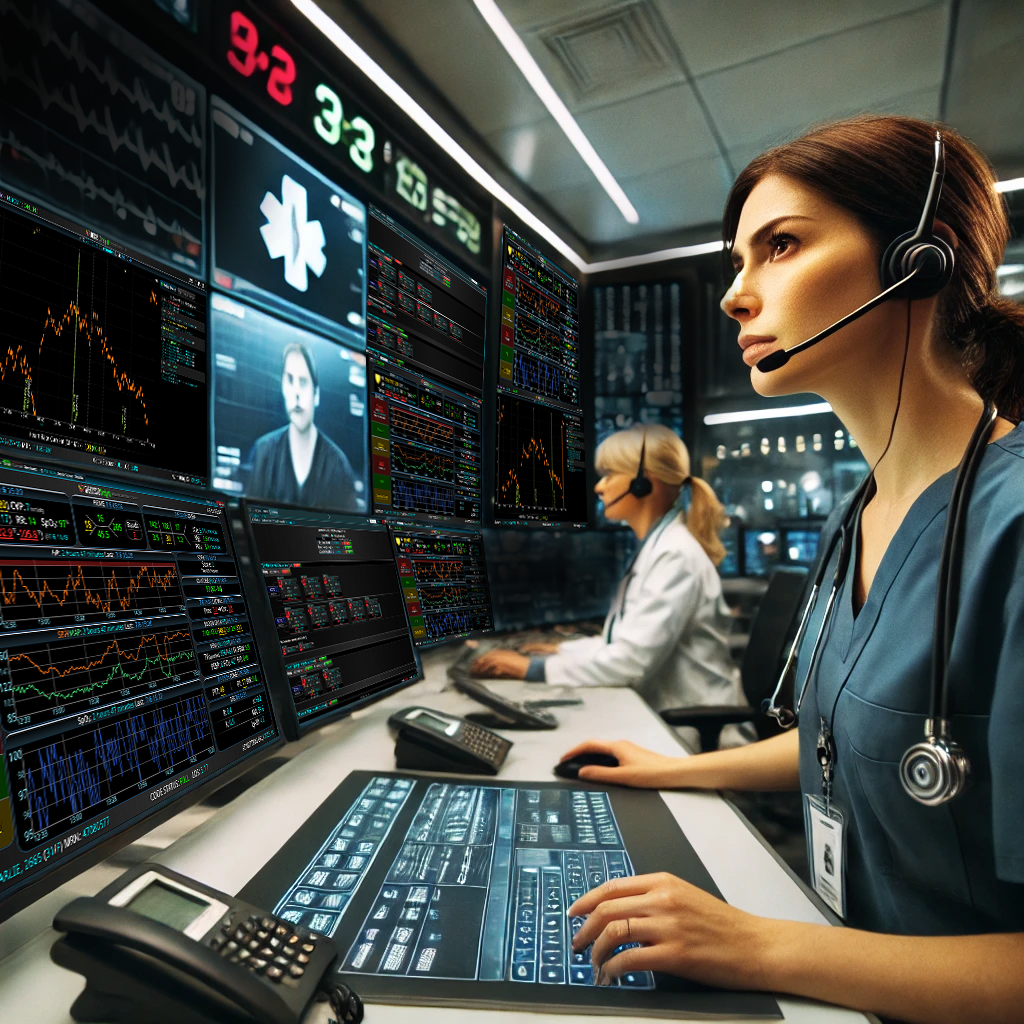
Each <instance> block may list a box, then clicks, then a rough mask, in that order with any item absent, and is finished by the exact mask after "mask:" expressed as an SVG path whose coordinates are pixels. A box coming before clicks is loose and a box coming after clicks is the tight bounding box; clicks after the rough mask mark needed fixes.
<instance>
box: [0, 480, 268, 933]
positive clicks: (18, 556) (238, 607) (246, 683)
mask: <svg viewBox="0 0 1024 1024" xmlns="http://www.w3.org/2000/svg"><path fill="white" fill-rule="evenodd" d="M0 592H2V594H3V622H2V627H3V634H2V635H0V709H2V716H0V919H2V918H4V917H6V916H8V914H9V913H11V912H13V910H14V909H17V907H18V906H20V905H22V904H23V903H25V902H28V901H29V900H31V899H34V898H37V897H38V896H39V895H41V893H42V892H43V891H45V889H46V888H48V887H52V885H55V884H57V883H58V882H59V881H62V880H63V879H64V878H65V877H69V876H70V875H71V874H73V873H75V872H77V871H81V870H82V869H83V867H84V866H86V865H87V864H88V863H92V862H93V861H95V860H97V859H99V857H100V856H101V855H105V854H106V853H107V852H109V850H110V849H111V847H112V845H114V844H119V843H124V842H127V841H128V840H129V838H131V837H133V836H134V835H136V834H138V832H139V831H140V830H141V828H142V827H147V828H148V827H152V825H153V824H154V823H155V821H154V820H153V819H159V820H162V819H163V818H165V817H167V816H168V815H169V814H171V813H173V811H174V810H177V809H179V806H180V804H181V803H182V802H185V801H189V802H191V801H193V800H195V799H197V797H198V795H199V794H200V793H201V792H203V791H205V790H206V789H208V788H209V787H207V786H206V783H208V782H211V781H216V782H217V784H218V785H219V784H221V783H222V782H224V781H225V780H226V778H227V777H229V776H230V775H231V774H233V773H234V772H235V771H238V770H240V766H241V765H242V764H243V763H244V762H246V761H248V760H249V759H250V758H252V757H253V756H254V755H256V754H259V753H261V752H263V751H265V750H267V749H268V748H269V747H272V746H274V745H276V742H277V740H278V738H279V730H278V726H277V723H276V721H275V717H274V714H273V710H272V707H271V701H270V699H269V697H268V695H267V690H266V679H265V676H264V669H263V666H262V664H261V662H260V658H259V655H258V652H257V648H256V644H255V642H254V639H253V628H252V625H251V620H250V616H249V608H248V606H247V604H246V601H245V598H244V596H243V591H242V585H241V581H240V578H239V568H238V558H237V556H236V552H235V548H234V545H233V542H232V538H231V534H230V531H229V529H228V524H227V522H226V516H225V508H224V505H223V503H222V502H221V501H219V500H217V499H216V498H215V497H214V496H212V495H209V494H202V493H195V494H190V493H176V492H174V491H172V490H158V489H156V485H154V486H153V487H143V486H141V485H139V484H138V483H136V482H135V481H131V482H114V481H111V480H110V479H104V478H99V477H93V476H92V475H91V474H88V473H78V472H76V471H75V470H73V469H63V470H62V469H58V468H55V467H50V466H46V465H44V464H39V465H30V464H26V463H20V462H16V461H14V460H5V463H4V468H2V469H0Z"/></svg>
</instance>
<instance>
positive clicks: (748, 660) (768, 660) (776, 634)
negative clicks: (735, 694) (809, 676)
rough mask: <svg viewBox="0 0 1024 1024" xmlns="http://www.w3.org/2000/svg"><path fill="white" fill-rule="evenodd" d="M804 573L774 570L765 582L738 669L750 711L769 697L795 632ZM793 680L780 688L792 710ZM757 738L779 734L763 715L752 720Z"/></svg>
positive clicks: (799, 570)
mask: <svg viewBox="0 0 1024 1024" xmlns="http://www.w3.org/2000/svg"><path fill="white" fill-rule="evenodd" d="M806 586H807V570H806V569H802V568H785V569H776V570H775V575H774V576H772V578H771V580H770V582H769V583H768V589H767V590H766V591H765V594H764V597H763V598H762V600H761V604H760V606H759V607H758V609H757V614H756V615H755V616H754V621H753V622H752V623H751V625H750V639H749V640H748V641H747V649H746V651H745V652H744V655H743V664H742V665H741V666H740V676H741V678H742V680H743V692H744V694H745V695H746V698H747V701H748V702H749V704H750V706H751V707H752V708H760V707H761V701H762V700H764V698H765V697H768V696H770V695H771V692H772V690H774V689H775V683H776V682H777V680H778V677H779V671H780V670H781V669H782V665H783V662H784V660H785V655H786V653H787V652H788V651H789V645H790V643H792V639H793V635H794V633H795V632H796V616H797V614H798V612H799V610H800V608H801V601H802V598H803V594H804V588H805V587H806ZM792 685H793V684H792V681H790V682H789V683H788V685H787V686H786V687H784V689H783V697H784V698H785V701H786V702H787V704H786V706H787V707H792V706H793V705H792V700H793V697H792ZM754 724H755V727H756V728H757V733H758V736H760V737H761V738H762V739H764V738H766V737H768V736H774V735H776V734H777V733H778V731H779V730H778V727H777V726H776V725H775V723H774V722H773V721H772V720H771V719H770V718H768V717H767V716H765V715H762V714H760V713H758V715H757V716H756V718H755V719H754Z"/></svg>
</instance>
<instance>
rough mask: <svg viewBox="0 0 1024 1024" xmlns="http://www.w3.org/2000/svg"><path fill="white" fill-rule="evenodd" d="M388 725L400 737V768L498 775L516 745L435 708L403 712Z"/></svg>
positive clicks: (397, 747)
mask: <svg viewBox="0 0 1024 1024" xmlns="http://www.w3.org/2000/svg"><path fill="white" fill-rule="evenodd" d="M388 725H389V726H390V727H391V728H392V729H394V730H395V731H396V732H397V733H398V739H397V740H396V741H395V761H396V763H397V765H398V767H399V768H413V769H420V770H421V771H428V772H459V773H462V774H465V775H497V774H498V769H499V768H500V767H501V766H502V765H503V764H504V763H505V758H506V757H507V756H508V752H509V750H511V749H512V741H511V740H507V739H505V737H504V736H499V735H498V734H497V733H496V732H491V730H490V729H485V728H484V727H483V726H482V725H477V724H476V723H475V722H467V721H466V719H464V718H459V717H458V715H449V714H447V713H446V712H444V711H434V710H433V709H432V708H421V707H412V708H403V709H402V710H401V711H396V712H395V713H394V714H393V715H392V716H391V717H390V718H389V719H388Z"/></svg>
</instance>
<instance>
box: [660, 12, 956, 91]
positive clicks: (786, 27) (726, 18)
mask: <svg viewBox="0 0 1024 1024" xmlns="http://www.w3.org/2000/svg"><path fill="white" fill-rule="evenodd" d="M655 2H656V3H657V4H658V7H659V8H660V10H661V14H662V17H663V18H664V19H665V22H666V24H667V25H668V26H669V28H670V29H671V30H672V33H673V35H674V36H675V38H676V41H677V44H678V46H679V48H680V50H681V51H682V53H683V56H684V57H685V58H686V62H687V64H688V65H689V68H690V72H691V74H693V75H703V74H707V73H708V72H711V71H716V70H719V69H722V68H727V67H731V66H733V65H735V64H742V63H744V62H746V61H750V60H755V59H757V58H759V57H762V56H764V55H765V54H769V53H774V52H775V51H776V50H781V49H783V48H785V47H790V46H793V45H795V44H798V43H803V42H807V41H808V40H811V39H815V38H817V37H818V36H823V35H829V34H832V33H836V32H843V31H844V30H846V29H850V28H854V27H856V26H858V25H864V24H866V23H868V22H872V21H876V20H878V19H880V18H888V17H891V16H893V15H898V14H902V13H905V12H907V11H912V10H916V9H919V8H921V7H924V6H936V7H939V8H941V10H942V11H943V16H944V12H945V10H946V7H947V3H946V2H945V0H942V2H940V3H937V4H936V3H933V2H932V0H844V2H842V3H835V2H832V3H822V2H821V0H783V2H779V0H776V2H774V3H767V2H765V0H686V2H685V3H682V2H680V0H655ZM772 85H773V86H774V83H772Z"/></svg>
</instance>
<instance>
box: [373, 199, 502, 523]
mask: <svg viewBox="0 0 1024 1024" xmlns="http://www.w3.org/2000/svg"><path fill="white" fill-rule="evenodd" d="M367 271H368V282H367V296H366V357H367V367H366V370H367V389H368V400H369V404H370V416H369V445H370V457H371V460H372V494H371V500H372V514H373V515H374V516H383V517H386V518H390V519H394V518H401V519H402V520H403V521H410V520H411V521H414V522H440V523H458V524H465V525H479V524H480V523H481V521H482V506H483V501H482V490H481V489H482V476H483V446H482V444H481V414H482V411H483V410H482V401H481V397H482V392H483V365H484V325H485V316H486V311H487V292H486V290H485V289H484V288H483V286H482V285H480V283H479V282H478V281H477V280H476V279H475V278H473V277H471V276H470V275H469V274H466V273H465V272H463V271H462V270H460V269H459V268H458V267H457V266H455V265H454V264H453V263H452V262H451V261H449V260H446V259H445V258H444V257H443V256H441V255H440V254H439V253H438V252H436V251H435V250H434V249H432V248H431V247H430V246H428V245H427V244H426V243H425V242H423V241H422V240H421V239H420V238H418V237H417V236H415V235H414V234H412V233H411V232H409V231H407V230H406V229H405V228H403V227H402V226H401V225H400V224H398V223H397V222H396V221H395V220H393V219H392V218H391V217H389V216H388V215H387V214H386V213H384V212H383V211H381V210H378V209H377V208H376V207H373V206H371V207H370V217H369V254H368V258H367Z"/></svg>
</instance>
